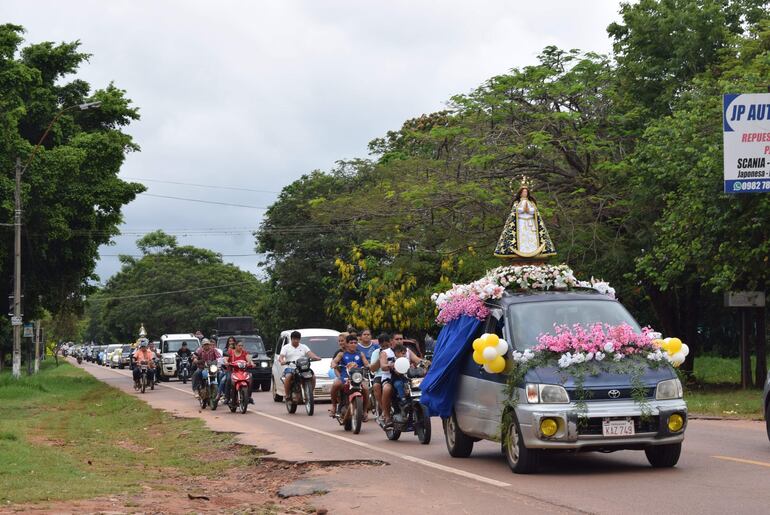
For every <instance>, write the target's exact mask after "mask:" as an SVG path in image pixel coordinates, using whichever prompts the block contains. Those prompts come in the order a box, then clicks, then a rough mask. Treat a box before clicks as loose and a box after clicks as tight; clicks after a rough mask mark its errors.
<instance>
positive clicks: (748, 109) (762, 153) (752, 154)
mask: <svg viewBox="0 0 770 515" xmlns="http://www.w3.org/2000/svg"><path fill="white" fill-rule="evenodd" d="M722 129H723V133H722V134H723V141H724V181H725V182H724V184H725V189H724V191H725V193H770V93H751V94H735V93H728V94H726V95H723V96H722Z"/></svg>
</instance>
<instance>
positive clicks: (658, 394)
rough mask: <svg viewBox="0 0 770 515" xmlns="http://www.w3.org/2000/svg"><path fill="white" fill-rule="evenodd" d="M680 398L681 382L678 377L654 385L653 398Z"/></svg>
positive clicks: (662, 399) (661, 399) (660, 399)
mask: <svg viewBox="0 0 770 515" xmlns="http://www.w3.org/2000/svg"><path fill="white" fill-rule="evenodd" d="M681 398H682V383H681V381H679V379H668V380H666V381H661V382H659V383H658V386H656V387H655V399H657V400H659V401H664V400H667V399H681Z"/></svg>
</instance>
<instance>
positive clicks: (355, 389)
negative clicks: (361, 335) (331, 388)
mask: <svg viewBox="0 0 770 515" xmlns="http://www.w3.org/2000/svg"><path fill="white" fill-rule="evenodd" d="M340 366H342V365H340ZM364 374H365V370H364V369H363V368H358V367H351V368H350V369H349V370H348V379H347V381H345V385H344V386H343V388H342V390H341V391H340V398H339V400H338V401H337V412H336V413H335V414H334V417H335V418H336V419H337V422H339V423H340V425H341V426H343V427H344V428H345V431H351V430H352V431H353V434H356V435H357V434H358V433H360V432H361V425H362V423H363V421H364V389H363V382H364V379H365V377H364Z"/></svg>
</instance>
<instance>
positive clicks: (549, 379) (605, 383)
mask: <svg viewBox="0 0 770 515" xmlns="http://www.w3.org/2000/svg"><path fill="white" fill-rule="evenodd" d="M675 377H676V373H675V372H674V369H673V368H671V366H669V365H661V366H660V367H658V368H652V367H647V368H646V370H645V371H644V374H643V375H642V378H641V379H642V384H644V386H648V387H651V386H655V385H657V384H658V383H659V382H661V381H665V380H666V379H674V378H675ZM525 381H526V382H527V383H543V384H560V385H563V386H564V387H565V388H567V389H570V388H574V387H575V379H574V378H573V377H572V376H571V375H570V374H569V373H568V372H567V370H565V369H563V368H559V367H538V368H534V369H532V370H530V371H528V372H527V375H526V376H525ZM630 386H631V376H629V375H628V374H616V373H610V372H600V373H599V374H598V375H594V376H592V375H587V376H586V377H585V379H584V380H583V388H586V389H591V388H607V387H616V388H622V387H630Z"/></svg>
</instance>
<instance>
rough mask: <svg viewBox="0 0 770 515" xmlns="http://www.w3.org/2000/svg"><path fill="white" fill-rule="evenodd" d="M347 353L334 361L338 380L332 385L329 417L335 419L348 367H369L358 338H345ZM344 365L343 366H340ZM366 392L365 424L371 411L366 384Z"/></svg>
mask: <svg viewBox="0 0 770 515" xmlns="http://www.w3.org/2000/svg"><path fill="white" fill-rule="evenodd" d="M345 340H346V341H345V352H343V353H342V354H337V355H336V356H335V357H334V359H333V360H332V370H334V374H335V375H336V376H337V378H336V379H335V380H334V384H333V385H332V392H331V395H332V409H331V410H329V416H330V417H333V416H335V414H336V413H337V399H339V392H340V390H341V389H342V385H343V384H344V383H345V382H346V381H347V380H348V367H358V368H364V367H368V366H369V362H368V361H367V359H366V356H365V355H364V353H363V352H361V351H359V350H358V338H357V337H356V336H354V335H352V334H350V335H348V336H347V337H346V338H345ZM340 365H342V366H340ZM361 388H362V389H363V390H364V422H366V421H367V415H366V413H367V411H369V388H368V387H367V386H366V382H364V384H362V385H361Z"/></svg>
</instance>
